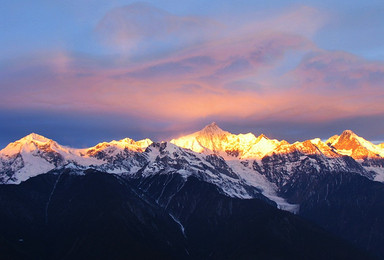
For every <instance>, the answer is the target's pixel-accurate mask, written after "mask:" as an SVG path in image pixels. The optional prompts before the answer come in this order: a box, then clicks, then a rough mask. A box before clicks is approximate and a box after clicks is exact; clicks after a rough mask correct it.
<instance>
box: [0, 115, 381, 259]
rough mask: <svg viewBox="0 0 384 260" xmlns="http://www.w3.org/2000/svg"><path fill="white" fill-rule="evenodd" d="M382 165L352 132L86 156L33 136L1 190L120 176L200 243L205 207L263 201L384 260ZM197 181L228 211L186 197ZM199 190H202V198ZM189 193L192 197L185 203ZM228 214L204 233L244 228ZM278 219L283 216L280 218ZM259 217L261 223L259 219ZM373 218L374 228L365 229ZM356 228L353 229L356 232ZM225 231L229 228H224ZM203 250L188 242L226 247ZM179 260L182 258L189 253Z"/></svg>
mask: <svg viewBox="0 0 384 260" xmlns="http://www.w3.org/2000/svg"><path fill="white" fill-rule="evenodd" d="M383 156H384V151H383V145H382V144H381V145H375V144H373V143H371V142H369V141H367V140H365V139H363V138H361V137H359V136H357V135H356V134H354V133H353V132H352V131H350V130H347V131H344V132H343V133H342V134H341V135H340V136H338V135H336V136H333V137H331V138H330V139H328V140H327V141H326V142H323V141H321V140H320V139H319V138H315V139H312V140H307V141H304V142H295V143H292V144H290V143H288V142H286V141H284V140H283V141H278V140H271V139H269V138H267V137H266V136H264V135H260V136H258V137H256V136H255V135H253V134H251V133H249V134H239V135H235V134H231V133H229V132H227V131H224V130H222V129H220V128H219V127H218V126H217V125H216V124H215V123H212V124H210V125H208V126H206V127H205V128H204V129H202V130H201V131H198V132H195V133H193V134H191V135H187V136H184V137H180V138H178V139H173V140H172V141H171V142H169V143H167V142H161V143H152V141H150V140H149V139H145V140H141V141H134V140H132V139H129V138H126V139H123V140H120V141H112V142H109V143H106V142H104V143H100V144H98V145H96V146H94V147H91V148H87V149H74V148H69V147H65V146H61V145H59V144H57V143H56V142H54V141H53V140H50V139H47V138H45V137H42V136H39V135H36V134H31V135H29V136H27V137H25V138H22V139H20V140H18V141H16V142H14V143H11V144H9V145H8V146H7V147H6V148H5V149H3V150H1V151H0V181H1V183H3V184H19V183H21V184H20V185H24V182H25V181H26V180H28V179H29V178H32V177H34V176H36V177H39V176H38V175H40V174H43V173H46V172H48V171H50V170H51V171H52V173H53V175H54V176H57V172H63V171H66V170H68V171H69V172H70V174H71V175H75V176H83V175H84V174H85V175H87V174H86V173H87V172H103V173H109V174H111V176H115V177H114V178H116V176H118V178H117V179H118V180H119V181H122V182H127V183H128V184H127V185H130V186H129V187H130V188H132V189H134V190H135V191H136V192H137V191H140V192H141V193H143V194H145V200H150V201H151V203H154V205H155V206H156V207H160V208H161V209H162V210H164V209H165V210H167V212H168V213H169V214H170V217H171V219H172V221H174V222H176V224H177V225H176V226H178V227H179V228H181V235H182V236H183V237H184V238H185V235H186V232H187V231H186V230H187V226H188V225H190V226H193V228H192V229H190V231H189V232H190V233H191V236H194V237H195V238H196V239H197V240H198V235H197V234H194V233H193V232H194V231H195V230H200V229H199V228H200V227H198V223H199V222H201V223H203V222H204V219H203V218H199V217H198V216H197V215H194V214H195V213H192V212H190V211H191V210H193V209H194V208H195V207H197V205H200V204H201V203H202V204H203V205H206V206H205V208H203V209H201V210H202V211H201V212H203V211H207V212H210V213H209V214H213V215H215V214H216V213H215V212H212V211H209V207H208V206H210V207H213V209H217V210H218V211H220V210H219V208H216V207H220V206H219V205H226V207H229V208H230V206H229V204H226V203H229V202H228V201H224V200H222V199H223V198H226V199H228V200H229V201H231V202H230V203H234V201H243V202H244V205H245V204H246V202H245V201H248V200H252V201H254V200H257V201H259V203H262V204H263V205H268V206H266V207H264V206H263V207H262V208H263V210H265V209H266V208H267V207H272V208H274V209H276V208H278V209H283V210H286V211H290V212H293V213H296V214H298V215H299V216H303V217H305V218H307V220H309V221H312V222H314V223H316V224H318V225H320V226H321V227H323V228H324V229H326V230H327V231H329V232H332V233H333V234H335V235H337V236H341V237H343V238H345V239H347V240H349V241H350V242H352V243H354V244H355V245H358V246H360V247H361V248H364V249H367V250H370V252H372V253H374V254H375V255H378V256H380V257H382V258H384V251H383V250H382V249H381V246H380V245H381V244H382V243H384V237H383V236H382V234H384V225H383V224H384V223H382V222H381V221H380V219H384V215H383V212H382V211H381V210H378V209H377V207H381V206H380V205H381V204H382V202H381V201H384V200H383V198H384V194H383V191H382V189H383V186H384V184H383V183H380V181H381V182H384V157H383ZM60 180H61V179H60ZM60 180H59V181H58V182H57V183H60ZM191 180H194V181H193V183H195V182H196V183H199V184H198V185H197V184H196V185H197V186H199V185H200V186H201V185H203V186H204V185H208V186H209V187H211V188H210V189H214V190H215V192H216V193H218V194H219V195H217V196H219V197H220V199H219V201H220V203H219V202H218V203H219V204H218V205H216V204H215V203H216V202H214V203H213V202H212V203H213V204H211V201H210V200H211V197H209V196H211V195H212V196H213V197H214V198H217V196H216V195H213V194H211V193H207V194H206V196H208V195H209V194H211V195H209V196H208V197H206V200H207V201H203V199H202V197H199V198H196V196H197V195H198V194H194V191H193V190H192V188H188V189H187V187H189V185H191V183H192V181H191ZM375 181H376V182H375ZM377 181H379V182H377ZM359 183H361V185H360V186H359ZM71 185H74V184H71ZM194 185H195V184H194ZM6 186H7V185H0V187H6ZM200 186H199V187H200ZM12 187H15V186H13V185H12ZM69 189H70V187H69ZM85 189H88V188H85ZM199 189H200V188H196V193H198V192H197V190H199ZM181 191H183V192H186V193H187V194H188V196H187V197H185V198H184V197H183V196H181V195H180V194H182V193H180V192H181ZM187 191H188V192H187ZM63 192H64V191H63ZM199 192H200V191H199ZM216 193H215V194H216ZM201 194H205V191H201ZM191 198H195V199H191ZM24 199H25V198H24ZM179 199H180V200H179ZM197 201H198V202H197ZM243 202H242V203H243ZM204 203H205V204H204ZM236 203H237V202H236ZM242 203H241V204H242ZM8 206H9V205H8ZM241 207H243V206H241ZM244 207H245V206H244ZM252 207H253V206H252ZM252 207H251V208H252ZM256 208H257V207H256ZM256 208H255V210H256ZM228 210H229V209H228ZM276 210H277V209H276ZM198 212H200V211H198ZM224 212H226V213H225V214H224V215H222V214H219V215H217V216H216V217H215V219H214V220H211V221H213V222H209V223H208V224H206V226H204V229H206V230H210V229H209V225H211V224H212V223H222V225H227V222H226V221H228V223H231V225H232V224H233V223H238V222H236V221H239V223H240V222H241V221H240V220H239V219H240V215H241V216H243V217H244V216H245V215H243V213H241V214H240V215H239V216H238V219H237V218H234V219H233V218H232V217H234V216H232V217H231V214H232V213H230V211H229V212H227V211H224ZM258 212H259V211H258ZM271 212H274V213H271V214H275V213H276V212H279V211H271ZM259 213H260V212H259ZM276 214H277V213H276ZM205 217H208V216H205ZM226 217H228V218H226ZM252 218H256V216H255V215H252ZM364 218H365V219H367V223H364V224H359V223H360V222H363V221H364ZM189 221H191V222H189ZM221 221H224V222H221ZM231 221H234V222H231ZM331 222H333V223H331ZM188 223H190V224H188ZM239 223H238V224H236V225H240V224H239ZM204 225H205V224H204ZM228 225H229V224H228ZM351 225H353V227H354V228H348V226H351ZM202 226H203V225H202ZM219 226H220V227H222V226H221V224H220V225H219ZM280 227H281V228H283V227H282V226H280ZM226 228H230V227H229V226H226ZM244 228H245V227H244ZM232 231H233V230H232ZM232 231H231V232H232ZM210 232H212V233H210V234H206V236H207V237H209V236H212V240H214V237H213V234H215V233H216V234H219V233H220V230H216V229H212V230H211V231H210ZM233 232H234V231H233ZM255 232H256V231H255ZM192 233H193V234H194V235H192ZM223 236H224V234H223ZM233 236H234V237H236V236H237V235H236V234H234V235H233ZM275 238H276V237H275ZM275 238H274V239H275ZM0 239H1V238H0ZM199 239H201V238H199ZM238 239H240V238H238ZM252 239H253V240H255V239H256V238H255V237H252ZM197 240H196V241H197ZM0 241H1V240H0ZM196 241H195V242H188V241H187V242H188V243H191V244H189V245H190V246H191V247H190V248H188V249H187V250H189V252H190V250H192V251H194V254H195V255H193V258H195V259H196V258H204V256H206V254H208V253H209V252H208V250H209V248H212V247H215V246H218V245H216V244H212V243H211V242H209V243H208V242H205V243H206V245H205V246H204V244H199V242H196ZM220 241H221V240H220ZM228 241H230V239H229V238H227V240H225V239H224V237H223V240H222V241H221V242H220V243H222V244H220V246H223V245H225V248H227V247H228V248H230V247H229V245H228V243H230V242H228ZM271 241H272V240H271ZM184 242H185V241H184ZM184 242H183V243H184ZM259 242H260V241H259ZM259 242H258V243H259ZM285 242H287V241H285ZM285 242H284V243H285ZM194 243H196V244H194ZM260 243H261V242H260ZM208 245H209V246H208ZM192 248H193V249H192ZM199 248H201V250H202V251H199V250H200V249H199ZM204 248H205V249H204ZM204 250H205V251H204ZM165 251H167V250H165ZM167 252H168V251H167ZM183 252H184V251H183ZM172 254H173V256H175V255H176V256H179V255H180V254H181V255H182V254H184V253H180V252H176V253H172ZM212 254H214V255H215V256H217V258H220V257H221V256H222V255H221V254H220V253H219V252H212ZM247 254H248V253H247ZM235 255H236V254H235ZM170 257H171V256H170ZM183 257H184V256H183ZM244 257H246V255H244ZM276 257H277V258H278V257H279V256H276Z"/></svg>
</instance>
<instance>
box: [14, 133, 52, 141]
mask: <svg viewBox="0 0 384 260" xmlns="http://www.w3.org/2000/svg"><path fill="white" fill-rule="evenodd" d="M19 141H21V142H23V141H24V142H30V141H38V142H43V143H45V142H49V141H51V139H48V138H46V137H44V136H42V135H39V134H36V133H30V134H29V135H27V136H25V137H23V138H21V139H20V140H19Z"/></svg>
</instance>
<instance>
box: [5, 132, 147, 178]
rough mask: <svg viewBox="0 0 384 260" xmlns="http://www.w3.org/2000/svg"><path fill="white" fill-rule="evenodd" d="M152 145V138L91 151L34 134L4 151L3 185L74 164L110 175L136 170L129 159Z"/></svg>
mask: <svg viewBox="0 0 384 260" xmlns="http://www.w3.org/2000/svg"><path fill="white" fill-rule="evenodd" d="M151 143H152V141H151V140H149V139H144V140H140V141H137V142H135V141H134V140H132V139H129V138H125V139H123V140H120V141H111V142H109V143H107V142H104V143H100V144H98V145H96V146H94V147H91V148H87V149H75V148H69V147H65V146H62V145H59V144H58V143H56V142H55V141H53V140H51V139H48V138H45V137H43V136H41V135H38V134H34V133H32V134H30V135H28V136H26V137H24V138H22V139H20V140H18V141H16V142H14V143H10V144H9V145H8V146H7V147H5V148H4V149H3V150H1V151H0V173H1V174H0V182H1V183H20V182H22V181H25V180H27V179H28V178H30V177H33V176H36V175H38V174H41V173H44V172H47V171H50V170H52V169H55V168H57V167H63V166H65V165H68V164H71V165H75V166H78V167H99V168H100V169H104V170H108V171H110V172H120V173H121V172H126V171H127V169H130V168H131V167H134V166H135V164H136V163H134V164H133V165H131V164H129V163H127V162H126V159H127V158H130V157H132V156H134V155H135V154H137V153H141V152H143V151H144V150H145V148H146V147H148V146H149V145H150V144H151Z"/></svg>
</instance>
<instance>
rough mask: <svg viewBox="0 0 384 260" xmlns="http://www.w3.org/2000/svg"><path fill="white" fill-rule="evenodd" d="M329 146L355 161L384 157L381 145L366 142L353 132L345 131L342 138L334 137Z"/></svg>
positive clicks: (329, 141) (329, 140)
mask: <svg viewBox="0 0 384 260" xmlns="http://www.w3.org/2000/svg"><path fill="white" fill-rule="evenodd" d="M327 144H328V145H329V146H331V147H333V148H334V149H336V151H337V152H338V153H340V154H343V155H348V156H351V157H353V158H354V159H364V158H377V157H384V149H383V148H382V147H381V146H380V145H375V144H373V143H371V142H369V141H367V140H365V139H364V138H362V137H360V136H358V135H357V134H355V133H354V132H353V131H351V130H345V131H344V132H343V133H342V134H341V135H340V136H338V135H335V136H332V137H331V138H329V139H328V140H327Z"/></svg>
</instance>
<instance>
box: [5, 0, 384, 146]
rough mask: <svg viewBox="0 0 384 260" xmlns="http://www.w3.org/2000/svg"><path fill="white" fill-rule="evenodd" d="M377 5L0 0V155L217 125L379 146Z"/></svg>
mask: <svg viewBox="0 0 384 260" xmlns="http://www.w3.org/2000/svg"><path fill="white" fill-rule="evenodd" d="M383 16H384V2H383V1H382V0H380V1H376V0H368V1H367V0H365V1H360V0H358V1H354V0H349V1H331V0H323V1H314V0H312V1H303V0H302V1H286V0H270V1H258V0H242V1H230V0H220V1H219V0H211V1H202V0H193V1H192V0H178V1H176V0H163V1H161V0H160V1H159V0H158V1H147V2H135V1H123V0H110V1H101V0H77V1H64V0H56V1H49V0H35V1H28V0H19V1H10V0H3V1H2V8H1V9H0V93H1V94H0V122H1V124H0V147H5V146H6V144H8V143H9V142H12V141H15V140H17V139H19V138H21V137H23V136H25V135H27V134H29V133H31V132H35V133H39V134H41V135H44V136H46V137H48V138H52V139H54V140H56V141H58V142H59V143H60V144H63V145H69V146H74V147H87V146H93V145H95V144H97V143H98V142H101V141H110V140H113V139H115V140H119V139H122V138H125V137H130V138H133V139H135V140H138V139H143V138H147V137H148V138H151V139H152V140H155V141H161V140H169V139H171V138H174V137H178V136H180V135H183V134H188V133H191V132H194V131H197V130H199V129H201V128H203V127H204V126H205V125H207V124H209V123H211V122H213V121H215V122H216V123H217V124H218V125H219V126H221V128H223V129H225V130H227V131H230V132H233V133H248V132H252V133H254V134H256V135H259V134H261V133H264V134H266V135H267V136H269V137H271V138H277V139H280V140H281V139H285V140H288V141H290V142H294V141H297V140H299V141H302V140H306V139H309V138H315V137H320V138H322V139H326V138H328V137H330V136H332V135H334V134H340V133H341V132H342V131H343V130H345V129H351V130H353V131H354V132H355V133H357V134H358V135H360V136H363V137H365V138H366V139H368V140H372V141H376V142H384V120H383V119H384V19H383Z"/></svg>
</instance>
